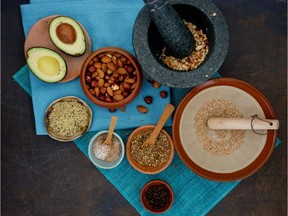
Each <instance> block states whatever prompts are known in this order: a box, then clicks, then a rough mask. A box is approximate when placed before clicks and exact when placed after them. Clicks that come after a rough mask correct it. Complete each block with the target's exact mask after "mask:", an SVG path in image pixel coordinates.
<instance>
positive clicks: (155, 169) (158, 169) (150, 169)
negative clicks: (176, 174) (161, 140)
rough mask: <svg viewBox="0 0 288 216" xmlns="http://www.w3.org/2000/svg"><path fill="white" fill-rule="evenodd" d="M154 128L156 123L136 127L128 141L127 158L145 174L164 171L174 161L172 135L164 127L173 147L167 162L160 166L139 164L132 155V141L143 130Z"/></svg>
mask: <svg viewBox="0 0 288 216" xmlns="http://www.w3.org/2000/svg"><path fill="white" fill-rule="evenodd" d="M154 128H155V125H144V126H141V127H139V128H137V129H135V130H134V131H133V132H132V133H131V134H130V135H129V137H128V140H127V143H126V156H127V159H128V161H129V163H130V164H131V166H132V167H134V168H135V169H136V170H138V171H139V172H141V173H144V174H157V173H160V172H162V171H163V170H165V169H166V168H167V167H168V166H169V165H170V163H171V162H172V159H173V156H174V145H173V140H172V138H171V137H170V135H169V134H168V133H167V132H166V131H165V130H164V129H162V130H161V132H162V133H164V134H165V135H166V136H167V137H168V139H169V143H170V148H171V151H170V155H169V158H168V160H167V161H166V162H165V163H163V164H161V165H160V166H158V167H152V166H144V165H141V164H139V163H138V162H137V161H136V160H135V159H134V158H133V157H132V155H131V144H132V141H133V139H134V137H136V136H137V135H138V134H140V133H143V132H145V131H147V130H153V129H154Z"/></svg>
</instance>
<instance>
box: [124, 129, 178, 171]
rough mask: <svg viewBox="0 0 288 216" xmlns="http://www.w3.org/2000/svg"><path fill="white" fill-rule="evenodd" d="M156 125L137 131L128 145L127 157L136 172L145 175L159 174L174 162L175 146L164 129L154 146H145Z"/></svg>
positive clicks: (133, 133)
mask: <svg viewBox="0 0 288 216" xmlns="http://www.w3.org/2000/svg"><path fill="white" fill-rule="evenodd" d="M154 128H155V125H144V126H141V127H139V128H137V129H135V130H134V131H133V132H132V133H131V134H130V135H129V137H128V140H127V143H126V156H127V159H128V161H129V163H130V164H131V166H132V167H134V168H135V169H136V170H138V171H139V172H141V173H144V174H157V173H160V172H162V171H163V170H165V169H166V168H167V167H168V166H169V165H170V163H171V162H172V159H173V156H174V146H173V140H172V138H171V136H170V135H169V134H168V133H167V132H166V131H165V130H164V129H162V130H161V131H160V133H159V135H158V137H157V139H156V142H155V143H154V144H153V145H149V144H148V145H145V144H144V142H145V141H146V140H147V139H148V138H149V137H150V135H151V133H152V131H153V129H154Z"/></svg>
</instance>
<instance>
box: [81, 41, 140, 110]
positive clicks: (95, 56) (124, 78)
mask: <svg viewBox="0 0 288 216" xmlns="http://www.w3.org/2000/svg"><path fill="white" fill-rule="evenodd" d="M142 81H143V78H142V73H141V70H140V67H139V65H138V62H137V61H136V59H135V58H134V57H133V56H132V55H131V54H130V53H129V52H127V51H126V50H123V49H121V48H118V47H104V48H101V49H98V50H96V51H94V52H93V53H92V54H91V55H89V57H88V58H87V59H86V60H85V62H84V64H83V66H82V69H81V73H80V82H81V86H82V89H83V92H84V93H85V95H86V96H87V97H88V98H89V100H91V101H92V102H93V103H94V104H96V105H98V106H101V107H104V108H111V109H113V108H119V107H123V106H125V105H126V104H128V103H130V102H131V101H132V100H133V99H134V98H135V97H136V96H137V95H138V93H139V92H140V89H141V86H142Z"/></svg>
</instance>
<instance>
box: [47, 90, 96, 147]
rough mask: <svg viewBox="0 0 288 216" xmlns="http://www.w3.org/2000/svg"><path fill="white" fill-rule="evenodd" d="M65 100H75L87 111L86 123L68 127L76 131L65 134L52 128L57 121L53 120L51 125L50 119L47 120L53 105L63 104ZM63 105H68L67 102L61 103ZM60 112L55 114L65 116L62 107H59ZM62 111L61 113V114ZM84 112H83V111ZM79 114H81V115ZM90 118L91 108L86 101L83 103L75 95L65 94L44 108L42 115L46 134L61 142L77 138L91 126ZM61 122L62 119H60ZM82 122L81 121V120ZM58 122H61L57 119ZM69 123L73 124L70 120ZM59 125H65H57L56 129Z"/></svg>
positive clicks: (51, 112)
mask: <svg viewBox="0 0 288 216" xmlns="http://www.w3.org/2000/svg"><path fill="white" fill-rule="evenodd" d="M65 102H76V103H77V104H80V105H81V106H83V107H84V111H85V112H86V113H87V123H86V124H85V125H82V126H76V125H75V126H74V128H70V129H71V130H72V129H73V130H75V131H76V132H75V133H74V134H73V135H65V134H63V133H62V132H59V133H58V132H57V131H56V130H55V129H53V128H52V127H54V128H55V125H56V123H57V122H55V123H54V122H53V126H51V125H52V123H51V120H49V116H50V115H51V114H52V115H54V114H55V113H54V111H53V110H54V107H55V105H60V104H61V103H62V104H64V103H65ZM63 106H64V107H69V106H68V105H67V103H65V105H63ZM58 111H60V113H58V114H57V116H58V117H59V116H60V117H61V116H62V117H64V118H65V116H66V114H65V112H62V111H64V110H63V107H62V108H60V110H58ZM61 113H62V114H61ZM83 114H84V113H83ZM83 114H81V115H83ZM67 118H69V119H67V120H68V121H69V120H71V116H69V117H67ZM91 120H92V110H91V109H90V107H89V106H88V104H87V103H85V102H84V101H83V100H81V99H80V98H78V97H75V96H66V97H62V98H59V99H57V100H55V101H53V102H52V103H51V104H50V105H49V106H48V107H47V109H46V111H45V116H44V126H45V129H46V131H47V134H48V135H49V136H50V137H51V138H53V139H55V140H58V141H61V142H69V141H73V140H75V139H77V138H79V137H80V136H82V135H84V134H85V133H86V132H87V131H88V129H89V128H90V126H91ZM62 122H63V121H62ZM82 122H83V121H82ZM59 124H62V123H61V122H60V121H59ZM69 125H73V121H71V123H69ZM60 126H61V127H65V125H58V127H59V128H58V129H60ZM56 129H57V125H56Z"/></svg>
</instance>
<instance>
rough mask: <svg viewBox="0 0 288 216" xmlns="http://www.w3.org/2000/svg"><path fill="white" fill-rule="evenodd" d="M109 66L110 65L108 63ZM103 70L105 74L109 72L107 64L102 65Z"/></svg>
mask: <svg viewBox="0 0 288 216" xmlns="http://www.w3.org/2000/svg"><path fill="white" fill-rule="evenodd" d="M108 64H109V63H108ZM101 69H102V71H103V72H104V73H106V71H107V65H106V64H102V65H101Z"/></svg>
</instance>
